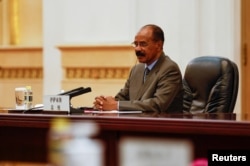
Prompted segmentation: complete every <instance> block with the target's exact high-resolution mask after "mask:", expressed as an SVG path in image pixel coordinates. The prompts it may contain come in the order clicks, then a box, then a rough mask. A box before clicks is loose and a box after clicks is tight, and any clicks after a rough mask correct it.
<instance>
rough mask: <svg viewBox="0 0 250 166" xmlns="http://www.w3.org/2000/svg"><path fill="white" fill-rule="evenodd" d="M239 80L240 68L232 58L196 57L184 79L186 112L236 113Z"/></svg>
mask: <svg viewBox="0 0 250 166" xmlns="http://www.w3.org/2000/svg"><path fill="white" fill-rule="evenodd" d="M238 83H239V72H238V67H237V65H236V64H235V63H234V62H232V61H231V60H229V59H227V58H224V57H216V56H202V57H197V58H194V59H193V60H192V61H190V62H189V64H188V65H187V67H186V70H185V74H184V78H183V87H184V96H183V111H184V112H185V113H192V114H197V113H233V111H234V106H235V103H236V99H237V94H238Z"/></svg>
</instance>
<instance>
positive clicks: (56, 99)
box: [43, 95, 70, 112]
mask: <svg viewBox="0 0 250 166" xmlns="http://www.w3.org/2000/svg"><path fill="white" fill-rule="evenodd" d="M43 105H44V110H46V111H67V112H70V98H69V96H68V95H65V96H64V95H61V96H58V95H46V96H44V97H43Z"/></svg>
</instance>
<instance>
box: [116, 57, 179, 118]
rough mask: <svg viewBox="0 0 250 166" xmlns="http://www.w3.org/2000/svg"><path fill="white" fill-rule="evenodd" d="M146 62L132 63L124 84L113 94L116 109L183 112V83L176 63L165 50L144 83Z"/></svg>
mask: <svg viewBox="0 0 250 166" xmlns="http://www.w3.org/2000/svg"><path fill="white" fill-rule="evenodd" d="M144 69H145V64H143V63H140V64H137V65H135V66H134V67H133V68H132V69H131V72H130V75H129V78H128V79H127V81H126V83H125V86H124V88H123V89H121V91H120V92H119V93H118V94H117V95H116V96H115V98H116V100H119V110H141V111H155V112H168V113H173V112H174V113H180V112H182V98H183V86H182V75H181V72H180V69H179V67H178V65H177V64H176V63H175V62H174V61H172V60H171V59H170V58H169V57H168V56H166V55H165V54H164V53H162V55H161V56H160V58H159V59H158V61H157V62H156V64H155V66H154V67H153V68H152V69H151V71H150V72H149V74H148V75H147V80H146V81H145V83H143V77H144Z"/></svg>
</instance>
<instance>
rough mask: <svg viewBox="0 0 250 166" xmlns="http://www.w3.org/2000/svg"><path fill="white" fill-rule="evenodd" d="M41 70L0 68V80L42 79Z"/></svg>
mask: <svg viewBox="0 0 250 166" xmlns="http://www.w3.org/2000/svg"><path fill="white" fill-rule="evenodd" d="M42 78H43V69H42V68H0V79H42Z"/></svg>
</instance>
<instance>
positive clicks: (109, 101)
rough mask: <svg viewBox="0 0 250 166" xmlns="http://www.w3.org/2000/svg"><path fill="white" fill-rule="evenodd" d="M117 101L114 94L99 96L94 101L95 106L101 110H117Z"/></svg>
mask: <svg viewBox="0 0 250 166" xmlns="http://www.w3.org/2000/svg"><path fill="white" fill-rule="evenodd" d="M117 103H118V102H117V101H116V100H115V99H114V97H112V96H98V97H96V98H95V101H94V103H93V104H94V108H95V109H98V110H100V111H111V110H117V109H118V106H117Z"/></svg>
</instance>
